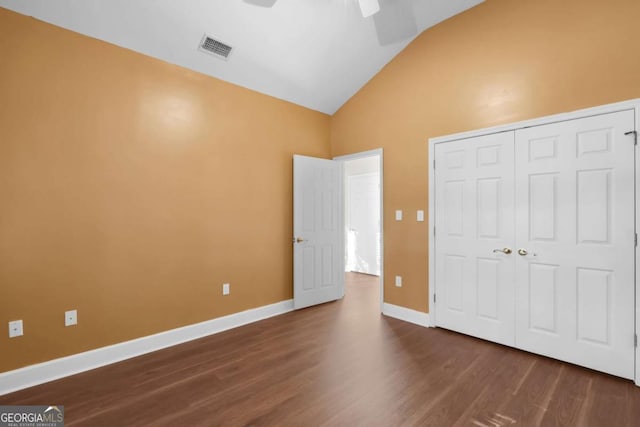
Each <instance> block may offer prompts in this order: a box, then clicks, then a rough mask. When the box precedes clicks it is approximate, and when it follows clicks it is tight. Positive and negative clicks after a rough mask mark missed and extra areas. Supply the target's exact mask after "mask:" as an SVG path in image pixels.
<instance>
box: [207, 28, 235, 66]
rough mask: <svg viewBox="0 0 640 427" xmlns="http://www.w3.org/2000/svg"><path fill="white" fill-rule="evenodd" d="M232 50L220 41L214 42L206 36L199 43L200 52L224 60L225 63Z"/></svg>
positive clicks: (214, 40)
mask: <svg viewBox="0 0 640 427" xmlns="http://www.w3.org/2000/svg"><path fill="white" fill-rule="evenodd" d="M232 49H233V48H232V47H231V46H229V45H228V44H226V43H222V42H221V41H220V40H216V39H214V38H212V37H209V36H208V35H206V34H205V35H204V37H203V38H202V41H201V42H200V50H201V51H203V52H206V53H210V54H211V55H213V56H215V57H216V58H220V59H224V60H225V61H226V60H227V59H228V58H229V55H231V50H232Z"/></svg>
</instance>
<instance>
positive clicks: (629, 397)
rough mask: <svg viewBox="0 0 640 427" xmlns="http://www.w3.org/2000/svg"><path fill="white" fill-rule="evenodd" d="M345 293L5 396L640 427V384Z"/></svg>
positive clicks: (188, 408)
mask: <svg viewBox="0 0 640 427" xmlns="http://www.w3.org/2000/svg"><path fill="white" fill-rule="evenodd" d="M377 282H378V281H377V278H375V277H372V276H366V275H360V274H348V275H347V293H346V296H345V298H344V299H343V300H341V301H338V302H334V303H329V304H324V305H321V306H318V307H312V308H308V309H305V310H301V311H297V312H292V313H288V314H285V315H282V316H278V317H275V318H271V319H267V320H264V321H262V322H258V323H254V324H251V325H248V326H244V327H241V328H237V329H234V330H231V331H227V332H224V333H220V334H218V335H214V336H211V337H207V338H203V339H200V340H197V341H193V342H190V343H186V344H183V345H180V346H176V347H173V348H169V349H166V350H162V351H158V352H155V353H152V354H149V355H145V356H141V357H137V358H135V359H131V360H128V361H124V362H121V363H118V364H114V365H110V366H106V367H104V368H100V369H96V370H93V371H90V372H86V373H82V374H79V375H75V376H73V377H68V378H65V379H62V380H58V381H55V382H51V383H48V384H43V385H41V386H37V387H33V388H30V389H26V390H22V391H19V392H16V393H13V394H9V395H5V396H0V405H22V404H24V405H29V404H32V405H45V404H46V405H49V404H59V405H64V406H65V418H66V425H67V426H146V425H154V426H242V425H281V426H480V427H483V426H490V427H497V426H511V425H514V426H516V425H517V426H639V425H640V388H638V387H635V386H634V385H633V383H632V382H630V381H626V380H623V379H619V378H615V377H612V376H609V375H606V374H601V373H598V372H594V371H590V370H588V369H583V368H580V367H577V366H573V365H570V364H566V363H562V362H558V361H555V360H553V359H548V358H544V357H540V356H536V355H532V354H529V353H526V352H522V351H518V350H515V349H511V348H508V347H503V346H501V345H497V344H492V343H489V342H485V341H482V340H478V339H474V338H470V337H467V336H464V335H460V334H456V333H453V332H449V331H446V330H443V329H428V328H422V327H419V326H415V325H412V324H409V323H405V322H402V321H399V320H396V319H392V318H388V317H384V316H381V315H380V314H379V312H378V311H379V291H378V283H377Z"/></svg>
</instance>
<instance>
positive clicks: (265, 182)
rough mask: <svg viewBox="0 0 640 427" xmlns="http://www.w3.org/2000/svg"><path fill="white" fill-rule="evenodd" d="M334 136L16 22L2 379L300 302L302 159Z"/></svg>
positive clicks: (180, 73) (320, 126) (8, 91)
mask: <svg viewBox="0 0 640 427" xmlns="http://www.w3.org/2000/svg"><path fill="white" fill-rule="evenodd" d="M212 60H213V59H212ZM329 126H330V118H329V117H328V116H326V115H323V114H320V113H317V112H313V111H310V110H307V109H304V108H301V107H298V106H295V105H293V104H289V103H286V102H283V101H280V100H277V99H274V98H271V97H268V96H264V95H261V94H258V93H256V92H252V91H249V90H246V89H243V88H240V87H237V86H233V85H231V84H227V83H224V82H221V81H219V80H216V79H213V78H210V77H207V76H204V75H201V74H198V73H195V72H191V71H187V70H185V69H183V68H180V67H177V66H174V65H170V64H167V63H164V62H162V61H158V60H155V59H152V58H149V57H146V56H143V55H140V54H137V53H134V52H132V51H128V50H125V49H122V48H119V47H116V46H113V45H109V44H107V43H103V42H100V41H97V40H95V39H91V38H88V37H84V36H81V35H78V34H76V33H72V32H70V31H66V30H63V29H60V28H57V27H54V26H51V25H48V24H45V23H42V22H39V21H36V20H34V19H31V18H28V17H25V16H22V15H18V14H15V13H13V12H9V11H7V10H5V9H0V205H1V208H0V326H2V325H4V326H3V329H1V331H4V332H2V333H0V372H3V371H8V370H11V369H15V368H19V367H22V366H26V365H29V364H33V363H36V362H41V361H45V360H49V359H52V358H56V357H60V356H65V355H69V354H73V353H78V352H82V351H85V350H88V349H93V348H97V347H101V346H105V345H108V344H113V343H117V342H120V341H125V340H129V339H133V338H136V337H140V336H144V335H149V334H152V333H155V332H159V331H164V330H167V329H172V328H175V327H179V326H184V325H188V324H192V323H196V322H200V321H204V320H207V319H211V318H215V317H219V316H222V315H226V314H229V313H233V312H237V311H241V310H246V309H249V308H252V307H258V306H262V305H266V304H270V303H275V302H278V301H282V300H286V299H289V298H291V297H292V248H291V243H290V237H291V227H292V212H291V206H292V190H291V187H292V184H291V180H292V155H293V153H299V154H305V155H310V156H318V157H329V154H330V152H329V147H330V142H329V137H330V129H329ZM223 282H230V283H231V295H229V296H228V297H224V298H223V297H222V296H221V285H222V283H223ZM71 309H77V310H78V318H79V325H78V326H76V327H70V328H65V327H64V326H63V325H64V323H63V321H64V320H63V319H64V311H65V310H71ZM15 319H23V320H24V329H25V335H24V336H23V337H20V338H15V339H9V338H8V337H7V332H6V331H7V329H6V325H7V322H8V321H9V320H15Z"/></svg>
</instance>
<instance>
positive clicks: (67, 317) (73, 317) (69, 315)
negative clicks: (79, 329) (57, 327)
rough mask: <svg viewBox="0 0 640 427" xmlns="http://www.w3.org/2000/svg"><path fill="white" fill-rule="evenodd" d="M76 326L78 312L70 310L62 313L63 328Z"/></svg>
mask: <svg viewBox="0 0 640 427" xmlns="http://www.w3.org/2000/svg"><path fill="white" fill-rule="evenodd" d="M77 324H78V310H70V311H65V312H64V326H73V325H77Z"/></svg>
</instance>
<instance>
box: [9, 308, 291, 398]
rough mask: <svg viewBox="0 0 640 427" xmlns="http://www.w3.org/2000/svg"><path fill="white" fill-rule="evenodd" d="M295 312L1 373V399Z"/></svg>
mask: <svg viewBox="0 0 640 427" xmlns="http://www.w3.org/2000/svg"><path fill="white" fill-rule="evenodd" d="M292 310H293V300H286V301H281V302H278V303H275V304H270V305H265V306H262V307H258V308H253V309H250V310H246V311H241V312H239V313H234V314H230V315H228V316H223V317H218V318H216V319H212V320H207V321H205V322H201V323H196V324H193V325H189V326H184V327H182V328H177V329H171V330H169V331H165V332H160V333H157V334H153V335H148V336H146V337H142V338H137V339H134V340H131V341H125V342H122V343H118V344H114V345H110V346H107V347H102V348H98V349H95V350H90V351H86V352H84V353H78V354H74V355H71V356H67V357H62V358H60V359H54V360H50V361H47V362H43V363H38V364H36V365H31V366H27V367H24V368H20V369H16V370H13V371H8V372H4V373H2V374H0V396H2V395H4V394H8V393H12V392H14V391H18V390H22V389H25V388H28V387H32V386H35V385H38V384H43V383H46V382H49V381H53V380H57V379H60V378H64V377H68V376H70V375H75V374H78V373H80V372H85V371H89V370H91V369H96V368H99V367H101V366H106V365H110V364H112V363H116V362H120V361H122V360H126V359H130V358H132V357H136V356H141V355H143V354H147V353H151V352H154V351H157V350H161V349H163V348H167V347H172V346H174V345H178V344H182V343H185V342H188V341H193V340H196V339H198V338H203V337H206V336H209V335H213V334H217V333H219V332H223V331H226V330H229V329H233V328H237V327H239V326H243V325H247V324H249V323H254V322H257V321H259V320H263V319H267V318H269V317H274V316H278V315H280V314H284V313H287V312H290V311H292Z"/></svg>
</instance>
